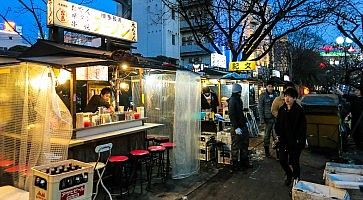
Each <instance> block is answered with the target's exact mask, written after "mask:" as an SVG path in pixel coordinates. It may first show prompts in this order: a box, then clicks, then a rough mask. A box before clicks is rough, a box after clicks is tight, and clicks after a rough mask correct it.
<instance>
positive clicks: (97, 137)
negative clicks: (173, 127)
mask: <svg viewBox="0 0 363 200" xmlns="http://www.w3.org/2000/svg"><path fill="white" fill-rule="evenodd" d="M161 126H164V124H156V123H144V125H143V126H137V127H132V128H127V129H122V130H117V131H111V132H106V133H101V134H97V135H90V136H85V137H81V138H76V139H71V141H70V142H69V148H72V147H75V146H79V145H83V144H86V143H90V142H94V141H97V140H100V139H106V138H108V139H109V138H112V137H116V136H120V135H128V134H132V133H136V132H140V131H145V130H148V129H152V128H157V127H161Z"/></svg>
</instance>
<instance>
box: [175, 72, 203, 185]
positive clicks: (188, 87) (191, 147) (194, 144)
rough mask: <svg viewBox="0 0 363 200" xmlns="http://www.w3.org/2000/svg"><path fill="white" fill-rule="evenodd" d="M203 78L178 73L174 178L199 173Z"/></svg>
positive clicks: (187, 73) (176, 83)
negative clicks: (201, 79)
mask: <svg viewBox="0 0 363 200" xmlns="http://www.w3.org/2000/svg"><path fill="white" fill-rule="evenodd" d="M200 88H201V82H200V77H199V76H197V75H195V74H193V73H190V72H185V71H177V73H176V81H175V91H176V94H175V113H176V114H175V118H174V121H175V123H174V140H173V141H174V143H175V145H176V147H175V148H174V149H173V155H174V159H173V166H177V167H175V168H173V171H172V173H173V175H172V176H173V178H175V179H179V178H185V177H188V176H190V175H192V174H195V173H197V172H198V171H199V138H200V116H199V112H200V105H201V102H200V101H201V100H200V93H201V91H200Z"/></svg>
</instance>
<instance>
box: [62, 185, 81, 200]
mask: <svg viewBox="0 0 363 200" xmlns="http://www.w3.org/2000/svg"><path fill="white" fill-rule="evenodd" d="M84 190H85V189H84V185H82V186H79V187H76V188H72V189H70V190H66V191H63V192H62V193H61V195H60V196H61V197H60V199H61V200H71V199H78V198H79V197H82V196H84Z"/></svg>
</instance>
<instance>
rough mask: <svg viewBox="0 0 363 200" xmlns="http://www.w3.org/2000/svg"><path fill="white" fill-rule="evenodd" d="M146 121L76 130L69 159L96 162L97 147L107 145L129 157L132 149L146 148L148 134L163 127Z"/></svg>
mask: <svg viewBox="0 0 363 200" xmlns="http://www.w3.org/2000/svg"><path fill="white" fill-rule="evenodd" d="M145 120H146V118H140V119H131V120H124V121H117V122H110V123H107V124H102V125H98V126H92V127H85V128H78V129H74V131H73V139H71V141H70V143H69V148H68V157H69V158H71V159H76V160H81V161H84V162H91V161H95V160H96V159H97V155H96V153H95V151H94V149H95V147H96V146H98V145H100V144H106V143H112V144H113V148H112V152H113V153H114V154H117V155H127V154H128V153H129V152H130V151H131V150H132V149H136V148H144V145H145V138H146V132H147V131H148V130H150V129H154V128H159V127H162V126H163V124H157V123H145Z"/></svg>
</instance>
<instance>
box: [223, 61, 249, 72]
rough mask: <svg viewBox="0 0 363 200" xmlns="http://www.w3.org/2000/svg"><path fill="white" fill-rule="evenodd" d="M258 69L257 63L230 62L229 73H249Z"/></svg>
mask: <svg viewBox="0 0 363 200" xmlns="http://www.w3.org/2000/svg"><path fill="white" fill-rule="evenodd" d="M255 69H256V61H239V62H230V63H229V71H248V70H255Z"/></svg>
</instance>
